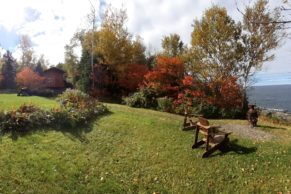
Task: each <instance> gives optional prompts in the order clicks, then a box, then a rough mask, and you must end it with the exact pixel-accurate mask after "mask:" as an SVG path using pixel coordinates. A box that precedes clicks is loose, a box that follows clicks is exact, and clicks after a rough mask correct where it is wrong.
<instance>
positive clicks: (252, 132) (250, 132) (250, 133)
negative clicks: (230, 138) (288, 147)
mask: <svg viewBox="0 0 291 194" xmlns="http://www.w3.org/2000/svg"><path fill="white" fill-rule="evenodd" d="M221 129H222V130H224V131H230V132H233V133H234V134H236V135H239V136H241V137H245V138H248V139H253V140H259V141H270V140H272V139H274V138H275V136H274V135H272V134H271V133H268V132H265V131H262V130H260V128H259V127H255V128H251V127H249V126H247V125H238V124H226V125H221Z"/></svg>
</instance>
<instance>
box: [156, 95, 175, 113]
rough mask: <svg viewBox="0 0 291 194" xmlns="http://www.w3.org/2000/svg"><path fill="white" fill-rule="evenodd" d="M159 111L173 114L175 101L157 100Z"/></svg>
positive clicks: (167, 99)
mask: <svg viewBox="0 0 291 194" xmlns="http://www.w3.org/2000/svg"><path fill="white" fill-rule="evenodd" d="M157 103H158V110H160V111H163V112H173V99H172V98H168V97H162V98H157Z"/></svg>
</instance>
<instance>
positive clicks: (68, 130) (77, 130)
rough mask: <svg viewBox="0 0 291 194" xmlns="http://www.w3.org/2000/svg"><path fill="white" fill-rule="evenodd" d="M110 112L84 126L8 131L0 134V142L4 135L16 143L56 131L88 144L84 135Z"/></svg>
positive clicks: (109, 113)
mask: <svg viewBox="0 0 291 194" xmlns="http://www.w3.org/2000/svg"><path fill="white" fill-rule="evenodd" d="M111 114H112V112H110V111H108V112H106V113H103V114H102V115H100V116H97V117H95V118H92V119H90V120H88V121H87V123H86V124H83V125H78V126H68V127H66V126H63V127H43V128H36V129H33V130H30V131H15V130H12V131H9V132H6V133H2V134H0V142H1V136H4V135H6V134H9V135H10V137H11V139H12V140H13V141H17V140H18V138H19V137H25V136H28V135H32V134H34V133H36V132H40V131H41V132H48V131H56V132H61V133H63V134H64V135H65V136H67V137H68V138H70V139H71V140H73V141H75V140H78V141H80V142H82V143H89V140H88V139H87V137H86V133H90V132H91V131H92V130H93V129H94V127H95V126H96V124H97V122H98V121H99V120H100V119H101V118H103V117H106V116H109V115H111Z"/></svg>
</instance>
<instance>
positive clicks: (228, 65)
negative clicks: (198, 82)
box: [188, 6, 242, 81]
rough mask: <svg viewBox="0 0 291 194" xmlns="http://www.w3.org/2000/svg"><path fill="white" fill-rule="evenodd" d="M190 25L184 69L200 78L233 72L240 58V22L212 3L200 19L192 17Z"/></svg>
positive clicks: (228, 74)
mask: <svg viewBox="0 0 291 194" xmlns="http://www.w3.org/2000/svg"><path fill="white" fill-rule="evenodd" d="M193 27H194V30H193V32H192V35H191V37H192V41H191V45H192V48H191V49H190V59H191V63H189V65H188V71H190V72H194V73H195V74H196V75H197V76H198V77H199V79H202V80H204V81H213V80H216V79H221V78H222V77H228V76H232V75H234V74H235V72H236V64H237V62H238V61H239V60H241V57H242V46H241V44H240V41H239V39H240V34H241V28H240V25H237V24H236V23H235V21H234V20H233V19H231V18H230V16H228V14H227V11H226V9H225V8H221V7H218V6H213V7H212V8H210V9H208V10H206V11H205V12H204V15H203V17H202V19H201V20H195V22H194V25H193Z"/></svg>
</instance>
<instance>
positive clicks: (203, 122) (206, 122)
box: [198, 117, 209, 126]
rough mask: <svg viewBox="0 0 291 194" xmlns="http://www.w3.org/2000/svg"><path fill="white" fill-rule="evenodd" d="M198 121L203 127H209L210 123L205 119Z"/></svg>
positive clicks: (201, 118)
mask: <svg viewBox="0 0 291 194" xmlns="http://www.w3.org/2000/svg"><path fill="white" fill-rule="evenodd" d="M198 121H199V123H200V124H201V125H204V126H209V121H208V120H207V119H205V118H203V117H199V118H198Z"/></svg>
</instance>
